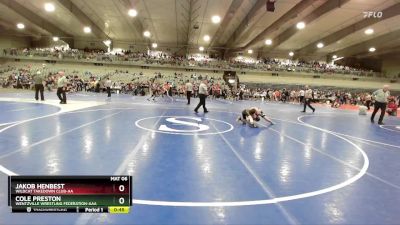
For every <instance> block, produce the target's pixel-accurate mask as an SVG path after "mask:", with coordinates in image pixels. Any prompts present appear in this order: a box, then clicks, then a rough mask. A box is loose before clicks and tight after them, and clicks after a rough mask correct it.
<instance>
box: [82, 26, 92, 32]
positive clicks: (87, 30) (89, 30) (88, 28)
mask: <svg viewBox="0 0 400 225" xmlns="http://www.w3.org/2000/svg"><path fill="white" fill-rule="evenodd" d="M83 32H85V33H90V32H92V28H90V27H84V28H83Z"/></svg>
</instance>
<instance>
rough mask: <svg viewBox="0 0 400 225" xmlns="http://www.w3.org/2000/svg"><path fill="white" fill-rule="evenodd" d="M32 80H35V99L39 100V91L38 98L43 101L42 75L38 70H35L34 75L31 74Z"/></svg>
mask: <svg viewBox="0 0 400 225" xmlns="http://www.w3.org/2000/svg"><path fill="white" fill-rule="evenodd" d="M33 81H34V82H35V99H36V101H38V100H39V92H40V100H41V101H44V95H43V92H44V86H43V76H42V73H41V72H40V71H37V73H36V75H34V76H33Z"/></svg>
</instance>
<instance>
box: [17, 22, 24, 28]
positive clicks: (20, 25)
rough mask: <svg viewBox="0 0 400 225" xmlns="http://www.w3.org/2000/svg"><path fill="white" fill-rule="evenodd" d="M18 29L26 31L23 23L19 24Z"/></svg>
mask: <svg viewBox="0 0 400 225" xmlns="http://www.w3.org/2000/svg"><path fill="white" fill-rule="evenodd" d="M17 28H18V29H24V28H25V25H24V24H23V23H18V24H17Z"/></svg>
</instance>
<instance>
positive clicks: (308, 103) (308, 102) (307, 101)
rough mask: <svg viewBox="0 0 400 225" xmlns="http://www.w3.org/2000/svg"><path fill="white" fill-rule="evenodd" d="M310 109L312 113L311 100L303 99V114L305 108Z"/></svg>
mask: <svg viewBox="0 0 400 225" xmlns="http://www.w3.org/2000/svg"><path fill="white" fill-rule="evenodd" d="M307 106H308V107H310V109H312V111H315V109H314V107H312V106H311V98H306V99H304V109H303V112H305V111H306V107H307Z"/></svg>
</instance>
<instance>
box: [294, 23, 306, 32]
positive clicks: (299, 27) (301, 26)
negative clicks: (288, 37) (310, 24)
mask: <svg viewBox="0 0 400 225" xmlns="http://www.w3.org/2000/svg"><path fill="white" fill-rule="evenodd" d="M296 27H297V29H299V30H302V29H304V27H306V24H305V23H304V22H298V23H297V24H296Z"/></svg>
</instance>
